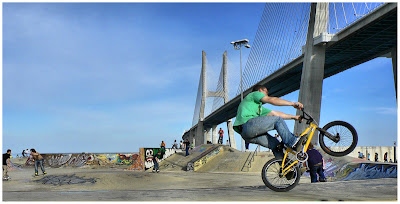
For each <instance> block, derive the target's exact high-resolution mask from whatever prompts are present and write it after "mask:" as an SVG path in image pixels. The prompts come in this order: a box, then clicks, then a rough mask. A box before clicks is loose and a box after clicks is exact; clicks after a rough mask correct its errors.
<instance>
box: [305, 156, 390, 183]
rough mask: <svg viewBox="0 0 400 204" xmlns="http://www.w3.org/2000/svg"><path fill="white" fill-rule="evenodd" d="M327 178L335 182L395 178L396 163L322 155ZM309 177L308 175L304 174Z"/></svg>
mask: <svg viewBox="0 0 400 204" xmlns="http://www.w3.org/2000/svg"><path fill="white" fill-rule="evenodd" d="M324 157H325V158H326V159H325V170H324V174H325V176H326V177H327V178H330V179H331V180H335V181H347V180H363V179H377V178H397V164H396V163H380V162H379V163H376V162H370V161H366V160H363V159H358V158H352V157H346V158H335V157H330V156H328V155H326V154H325V155H324ZM304 175H305V176H308V177H309V173H305V174H304Z"/></svg>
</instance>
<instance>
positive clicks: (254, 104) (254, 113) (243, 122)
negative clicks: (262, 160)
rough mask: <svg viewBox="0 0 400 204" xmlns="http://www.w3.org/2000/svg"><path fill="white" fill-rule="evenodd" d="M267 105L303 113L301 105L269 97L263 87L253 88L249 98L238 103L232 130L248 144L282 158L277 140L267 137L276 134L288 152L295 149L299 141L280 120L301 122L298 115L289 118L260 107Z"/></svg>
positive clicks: (286, 115) (287, 115) (283, 114)
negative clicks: (267, 149) (291, 107)
mask: <svg viewBox="0 0 400 204" xmlns="http://www.w3.org/2000/svg"><path fill="white" fill-rule="evenodd" d="M264 103H269V104H272V105H275V106H293V107H294V108H297V109H302V108H303V104H302V103H300V102H296V103H294V102H290V101H287V100H284V99H280V98H277V97H270V96H268V89H267V88H266V87H264V86H262V85H256V86H255V87H254V88H253V92H251V93H250V94H248V95H247V96H246V97H245V98H244V99H243V101H242V102H241V103H240V105H239V107H238V111H237V115H236V120H235V123H234V124H233V129H234V130H235V131H236V132H237V133H239V134H240V135H241V136H242V138H243V139H244V140H245V141H246V142H249V143H255V144H259V145H261V146H263V147H267V148H269V149H271V150H272V152H273V154H274V156H275V157H279V158H282V157H283V151H282V148H279V147H278V145H279V144H280V142H279V141H278V140H277V138H275V137H273V136H271V135H270V134H268V131H270V130H276V131H277V132H278V134H279V135H280V136H281V138H282V142H283V143H284V144H285V145H286V146H287V147H291V148H295V146H296V144H297V142H298V141H299V139H300V138H299V137H296V136H295V135H293V134H292V133H291V132H290V131H289V129H288V127H287V125H286V123H285V121H283V119H294V120H300V115H289V114H285V113H282V112H279V111H273V110H270V109H267V108H264V107H263V106H262V104H264Z"/></svg>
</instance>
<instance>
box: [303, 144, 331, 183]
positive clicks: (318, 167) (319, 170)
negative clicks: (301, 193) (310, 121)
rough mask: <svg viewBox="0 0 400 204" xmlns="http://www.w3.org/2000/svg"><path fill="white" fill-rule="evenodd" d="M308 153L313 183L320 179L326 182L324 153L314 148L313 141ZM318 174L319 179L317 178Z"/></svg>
mask: <svg viewBox="0 0 400 204" xmlns="http://www.w3.org/2000/svg"><path fill="white" fill-rule="evenodd" d="M307 155H308V160H307V166H308V169H310V177H311V183H315V182H317V180H319V181H320V182H326V178H325V175H324V169H323V163H324V161H323V158H322V155H321V153H319V151H318V150H316V149H314V145H313V144H312V143H310V145H309V146H308V150H307ZM317 174H318V177H319V179H317Z"/></svg>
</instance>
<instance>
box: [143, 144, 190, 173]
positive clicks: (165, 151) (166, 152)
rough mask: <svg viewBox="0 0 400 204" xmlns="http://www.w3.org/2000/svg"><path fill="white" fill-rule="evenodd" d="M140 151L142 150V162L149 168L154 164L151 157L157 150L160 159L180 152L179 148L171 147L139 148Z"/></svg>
mask: <svg viewBox="0 0 400 204" xmlns="http://www.w3.org/2000/svg"><path fill="white" fill-rule="evenodd" d="M140 150H141V151H143V152H144V155H145V157H144V163H145V169H146V170H147V169H149V168H151V167H153V166H154V164H153V157H154V155H156V154H157V153H158V152H160V155H161V156H160V158H159V159H160V160H161V161H162V160H164V159H166V158H168V157H169V156H171V155H173V154H175V153H176V152H182V150H181V149H172V148H166V149H161V148H140Z"/></svg>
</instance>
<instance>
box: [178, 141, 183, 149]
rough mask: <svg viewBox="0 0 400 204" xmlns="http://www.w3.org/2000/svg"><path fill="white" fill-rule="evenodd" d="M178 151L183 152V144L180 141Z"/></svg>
mask: <svg viewBox="0 0 400 204" xmlns="http://www.w3.org/2000/svg"><path fill="white" fill-rule="evenodd" d="M179 149H181V150H183V142H182V140H181V142H180V143H179Z"/></svg>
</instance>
